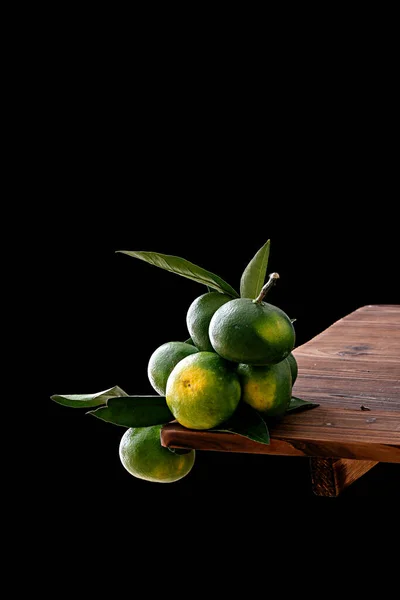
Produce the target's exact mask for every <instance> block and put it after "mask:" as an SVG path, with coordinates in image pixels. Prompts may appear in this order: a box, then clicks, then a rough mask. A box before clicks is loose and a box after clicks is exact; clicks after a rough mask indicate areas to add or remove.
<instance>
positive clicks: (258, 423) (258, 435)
mask: <svg viewBox="0 0 400 600" xmlns="http://www.w3.org/2000/svg"><path fill="white" fill-rule="evenodd" d="M211 431H224V432H225V431H229V432H230V433H236V434H237V435H243V436H244V437H247V438H249V439H250V440H254V441H255V442H259V443H260V444H269V441H270V439H269V431H268V427H267V424H266V423H265V421H264V419H263V418H262V417H261V415H260V414H259V413H258V412H257V411H256V410H254V408H252V407H251V406H249V405H248V404H245V403H244V402H242V403H241V404H239V406H238V408H237V409H236V411H235V413H234V414H233V415H232V417H231V418H230V419H228V420H227V421H225V423H222V425H220V426H219V427H215V428H214V429H212V430H211Z"/></svg>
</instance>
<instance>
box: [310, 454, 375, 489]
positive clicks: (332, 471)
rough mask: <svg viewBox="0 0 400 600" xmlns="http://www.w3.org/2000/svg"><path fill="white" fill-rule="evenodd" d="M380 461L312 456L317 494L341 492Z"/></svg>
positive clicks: (313, 483) (312, 468)
mask: <svg viewBox="0 0 400 600" xmlns="http://www.w3.org/2000/svg"><path fill="white" fill-rule="evenodd" d="M377 464H378V463H377V462H375V461H373V460H352V459H347V458H339V459H335V458H316V457H314V458H311V459H310V468H311V481H312V486H313V491H314V494H316V495H317V496H339V494H340V493H341V492H342V491H343V490H344V489H345V488H346V487H348V486H349V485H351V484H352V483H354V482H355V481H356V480H357V479H359V478H360V477H362V476H363V475H364V474H365V473H367V472H368V471H369V470H370V469H372V467H374V466H375V465H377Z"/></svg>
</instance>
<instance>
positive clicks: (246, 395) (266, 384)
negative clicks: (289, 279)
mask: <svg viewBox="0 0 400 600" xmlns="http://www.w3.org/2000/svg"><path fill="white" fill-rule="evenodd" d="M237 372H238V375H239V378H240V383H241V386H242V400H243V402H246V403H247V404H250V406H252V407H253V408H255V409H256V410H258V412H259V413H261V414H262V415H264V416H266V417H280V416H282V415H283V414H284V413H285V412H286V409H287V408H288V406H289V403H290V400H291V397H292V375H291V371H290V365H289V362H288V361H287V359H284V360H283V361H282V362H280V363H277V364H275V365H266V366H262V367H257V366H254V365H245V364H240V365H239V366H238V368H237Z"/></svg>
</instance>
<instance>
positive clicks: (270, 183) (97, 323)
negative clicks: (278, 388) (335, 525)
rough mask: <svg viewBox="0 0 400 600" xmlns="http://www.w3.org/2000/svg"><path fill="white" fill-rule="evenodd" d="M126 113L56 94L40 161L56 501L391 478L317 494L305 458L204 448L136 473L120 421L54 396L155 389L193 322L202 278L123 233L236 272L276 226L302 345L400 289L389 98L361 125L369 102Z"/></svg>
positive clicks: (299, 491) (249, 499) (283, 290)
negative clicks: (277, 113) (238, 115)
mask: <svg viewBox="0 0 400 600" xmlns="http://www.w3.org/2000/svg"><path fill="white" fill-rule="evenodd" d="M89 108H90V107H89ZM149 113H150V116H149ZM121 114H123V115H126V114H127V112H126V107H122V108H121V111H120V112H118V111H116V112H115V116H114V117H113V119H108V120H107V122H106V124H105V125H104V126H103V127H101V128H99V126H98V123H99V119H100V118H101V115H102V113H101V110H100V109H99V108H98V107H97V108H96V106H95V105H93V106H92V107H91V110H87V111H83V112H82V107H81V106H80V107H78V108H77V109H76V110H75V111H74V110H70V111H68V112H67V114H66V118H65V119H64V120H63V124H62V125H61V130H60V131H58V136H59V141H60V139H61V140H62V144H61V146H62V149H61V150H60V151H59V152H58V153H56V155H55V157H54V158H53V161H52V166H51V178H50V181H51V182H53V190H52V191H53V193H54V202H53V204H52V205H51V206H52V208H50V210H49V213H48V215H47V223H48V224H47V226H46V232H45V235H46V237H47V240H48V243H49V246H50V247H51V253H49V255H48V280H47V285H46V294H47V298H48V305H49V310H48V312H47V315H46V320H47V332H48V336H47V339H46V347H47V350H48V356H47V362H46V364H47V365H48V369H47V370H46V376H45V377H44V380H45V392H44V400H45V402H46V403H47V408H48V418H49V422H48V428H47V432H46V434H47V437H48V447H49V448H51V449H52V450H51V452H50V453H48V456H47V472H48V485H49V494H51V497H52V498H53V501H54V502H56V503H57V505H61V506H62V505H63V504H64V505H68V506H69V507H70V509H71V507H74V506H76V504H77V502H78V504H82V503H83V504H84V506H85V507H86V508H87V510H93V508H99V507H100V508H101V507H104V506H106V505H108V504H109V503H110V502H112V501H115V502H116V503H117V504H118V505H124V506H125V505H129V506H130V505H135V506H138V505H140V506H143V507H147V506H152V505H153V504H154V503H160V502H161V503H163V505H165V504H169V503H172V504H173V505H176V503H177V502H178V503H179V504H181V505H182V506H184V505H187V504H188V503H189V504H190V505H193V504H197V503H198V504H199V505H201V506H202V507H203V508H204V507H207V506H210V503H211V505H212V506H214V507H215V510H216V511H217V512H218V510H222V509H224V510H225V508H224V507H226V506H232V502H233V504H234V505H235V506H237V505H239V504H240V505H241V506H243V507H245V509H247V510H252V507H254V503H255V502H261V503H262V504H265V503H268V502H277V503H281V502H283V501H284V500H285V501H288V502H290V503H295V502H306V503H312V504H313V505H314V504H316V503H319V506H321V505H322V503H324V504H323V505H324V506H326V502H327V501H328V502H336V503H341V504H344V503H351V502H352V501H353V500H354V501H356V502H357V501H358V499H359V498H360V497H362V498H364V499H365V498H391V497H393V496H394V495H396V494H397V493H398V492H397V486H396V480H397V479H398V467H397V466H393V465H379V466H377V467H376V468H374V469H373V470H372V471H371V472H370V473H368V474H367V475H365V476H364V477H363V478H362V479H361V480H360V481H359V482H357V483H356V484H354V485H353V486H352V487H351V488H350V489H349V490H348V491H346V492H345V493H344V494H343V496H342V497H341V498H340V499H338V500H326V499H319V498H315V497H314V496H313V495H312V492H311V489H310V482H309V474H308V461H307V459H296V458H286V457H265V456H264V457H259V456H250V455H228V454H219V453H204V452H203V453H201V452H199V453H198V457H197V461H196V464H195V467H194V469H193V470H192V472H191V473H190V475H189V476H188V477H186V478H185V479H183V480H182V481H180V482H177V483H175V484H171V485H157V484H151V483H147V482H143V481H140V480H137V479H135V478H133V477H131V476H130V475H129V474H128V473H127V472H126V471H125V470H124V469H123V467H122V466H121V464H120V461H119V457H118V444H119V440H120V438H121V435H122V433H123V429H120V428H118V427H114V426H112V425H106V424H104V423H102V422H101V421H99V420H96V419H94V418H92V417H90V416H84V411H81V410H74V409H68V408H64V407H61V406H59V405H56V404H54V403H52V402H50V400H49V399H48V398H49V396H50V395H51V394H54V393H66V394H68V393H69V394H74V393H90V392H96V391H100V390H103V389H106V388H109V387H111V386H113V385H116V384H118V385H119V386H121V387H122V388H123V389H125V390H126V391H127V392H130V393H136V394H146V393H152V389H151V387H150V384H149V382H148V380H147V372H146V370H147V363H148V360H149V357H150V355H151V353H152V352H153V350H154V349H155V348H157V347H158V346H159V345H160V344H162V343H164V342H166V341H169V340H184V339H186V338H187V330H186V325H185V316H186V312H187V309H188V307H189V305H190V303H191V302H192V300H193V299H194V298H195V297H196V296H198V295H200V294H201V293H203V292H204V288H203V287H202V286H200V285H198V284H196V283H194V282H191V281H189V280H186V279H183V278H180V277H177V276H175V275H173V274H169V273H166V272H163V271H161V270H160V269H156V268H154V267H151V266H150V265H147V264H145V263H142V262H140V261H138V260H135V259H133V258H129V257H127V256H123V255H118V254H115V251H116V250H119V249H127V250H129V249H131V250H153V251H158V252H162V253H166V254H175V255H178V256H183V257H185V258H187V259H189V260H191V261H192V262H194V263H197V264H199V265H200V266H203V267H205V268H207V269H209V270H211V271H213V272H215V273H217V274H219V275H221V276H222V277H223V278H224V279H226V280H227V281H228V282H230V283H231V285H233V286H238V285H239V280H240V276H241V273H242V271H243V269H244V268H245V266H246V265H247V263H248V261H249V260H250V259H251V258H252V256H253V255H254V253H255V252H256V251H257V250H258V249H259V247H260V246H261V245H262V244H264V243H265V241H266V240H267V239H271V254H270V263H269V272H271V271H278V272H279V274H280V276H281V279H280V281H279V283H278V285H277V286H276V287H275V288H274V290H273V291H272V292H271V294H270V297H269V300H270V301H271V302H273V303H275V304H277V305H278V306H280V307H281V308H282V309H283V310H285V311H286V312H287V313H288V314H289V315H290V317H292V318H296V319H297V321H296V333H297V345H301V344H303V343H304V342H306V341H307V340H309V339H310V338H312V337H313V336H314V335H316V334H317V333H319V332H320V331H322V330H323V329H325V328H326V327H328V326H329V325H331V324H332V323H333V322H334V321H336V320H337V319H339V318H341V317H343V316H344V315H346V314H348V313H349V312H351V311H353V310H355V309H356V308H358V307H360V306H363V305H365V304H370V303H371V304H373V303H378V304H384V303H399V302H400V297H399V293H398V283H397V278H398V264H397V263H398V241H397V240H398V232H397V230H398V227H397V222H396V219H395V217H394V214H393V199H394V195H393V194H394V192H393V184H394V183H395V176H394V170H393V169H394V166H393V158H392V155H391V152H390V149H389V146H388V144H387V141H388V139H389V137H390V135H389V133H387V129H386V126H385V122H384V118H385V115H383V116H382V119H381V125H382V126H381V127H380V128H379V129H376V128H374V127H370V128H369V129H365V127H364V123H365V121H364V120H363V118H361V117H362V115H364V117H366V115H367V113H366V112H365V113H363V112H360V113H359V114H358V115H357V116H355V115H354V114H353V115H350V114H346V111H344V113H343V112H342V113H339V112H332V113H330V117H329V119H328V118H327V116H326V115H325V116H324V115H323V113H321V114H320V113H318V111H315V112H314V114H313V123H312V126H311V124H310V121H307V120H306V121H304V120H303V119H300V118H299V115H298V114H297V116H296V115H293V116H292V117H290V111H289V112H288V113H287V115H286V120H285V122H284V125H282V124H281V122H279V126H277V124H275V125H276V126H275V129H274V132H273V137H272V133H271V132H269V134H268V135H269V137H268V135H267V132H268V131H269V130H268V128H267V127H266V126H265V124H264V125H262V126H259V125H258V123H257V122H252V121H251V119H250V118H249V122H248V124H247V126H246V128H245V130H244V131H239V129H237V128H233V127H232V121H231V120H230V119H228V117H227V115H226V114H225V113H224V116H222V113H221V115H216V114H214V115H212V116H213V118H212V120H210V121H209V120H208V119H207V115H205V114H203V113H199V114H198V115H197V114H196V115H195V116H193V115H190V114H187V113H185V112H184V111H183V113H182V114H181V115H180V125H181V126H180V128H179V131H178V130H177V129H176V128H175V126H174V123H175V121H174V118H173V117H171V118H168V119H167V118H166V115H165V114H164V115H161V116H157V112H156V111H153V112H152V110H151V109H150V110H149V111H147V112H146V116H145V117H143V118H142V117H141V116H140V115H138V116H137V120H136V121H133V122H130V123H125V122H124V119H123V118H122V117H120V116H119V115H121ZM175 116H176V113H175ZM231 117H233V115H232V114H231ZM341 117H342V119H341ZM186 118H187V119H188V121H187V122H188V123H189V122H190V127H189V126H187V127H185V126H184V124H185V119H186ZM322 118H324V120H323V121H320V120H319V119H322ZM321 122H323V126H322V125H320V123H321ZM166 123H167V125H166ZM299 123H301V124H300V125H299ZM57 147H58V148H59V147H60V144H59V143H58V146H57ZM78 499H79V500H78ZM330 506H332V505H330Z"/></svg>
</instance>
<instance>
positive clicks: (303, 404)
mask: <svg viewBox="0 0 400 600" xmlns="http://www.w3.org/2000/svg"><path fill="white" fill-rule="evenodd" d="M317 406H319V404H317V403H316V402H308V401H307V400H302V399H301V398H296V397H295V396H292V399H291V401H290V404H289V408H288V409H286V412H287V413H288V412H293V411H294V410H306V409H309V408H316V407H317Z"/></svg>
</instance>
